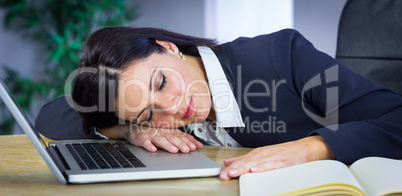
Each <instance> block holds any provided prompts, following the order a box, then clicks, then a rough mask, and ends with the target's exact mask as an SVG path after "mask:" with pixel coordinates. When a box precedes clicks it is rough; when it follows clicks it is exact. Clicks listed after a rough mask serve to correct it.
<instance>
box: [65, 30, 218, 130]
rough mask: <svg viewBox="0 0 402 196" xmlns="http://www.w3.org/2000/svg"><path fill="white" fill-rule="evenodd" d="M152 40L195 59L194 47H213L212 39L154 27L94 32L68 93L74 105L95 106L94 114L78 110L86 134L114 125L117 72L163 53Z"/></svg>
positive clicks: (115, 121)
mask: <svg viewBox="0 0 402 196" xmlns="http://www.w3.org/2000/svg"><path fill="white" fill-rule="evenodd" d="M156 39H157V40H163V41H169V42H172V43H174V44H176V46H177V47H178V48H179V50H180V51H181V52H182V53H183V54H186V55H191V56H199V54H198V49H197V46H209V47H214V46H215V41H214V40H210V39H205V38H197V37H192V36H187V35H182V34H178V33H174V32H170V31H166V30H162V29H156V28H131V27H107V28H103V29H100V30H98V31H96V32H94V33H93V34H92V35H91V36H90V37H89V39H88V40H87V42H86V44H85V46H84V55H83V56H82V58H81V60H80V68H81V69H80V71H79V72H78V74H77V76H76V78H75V82H74V87H73V92H72V98H73V100H74V102H75V104H76V105H79V106H82V107H92V106H96V109H95V110H94V111H90V112H85V111H78V112H79V113H80V115H81V117H82V118H83V129H84V132H85V133H86V134H89V133H90V132H91V127H97V128H107V127H111V126H114V125H117V124H118V122H119V119H118V118H117V116H116V115H115V112H114V100H115V98H116V97H117V93H118V91H117V89H118V88H117V86H118V76H119V71H123V70H125V69H126V68H127V67H128V66H129V64H130V63H132V62H135V61H138V60H142V59H145V58H147V57H149V56H150V55H151V54H153V53H155V52H157V53H161V52H164V51H165V49H164V48H163V47H162V46H160V45H159V44H157V43H156V42H155V40H156ZM89 69H92V70H96V71H88V70H89ZM100 76H102V77H100ZM100 89H102V90H100Z"/></svg>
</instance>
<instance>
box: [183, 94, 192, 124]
mask: <svg viewBox="0 0 402 196" xmlns="http://www.w3.org/2000/svg"><path fill="white" fill-rule="evenodd" d="M193 113H194V102H193V97H191V98H190V103H189V104H188V106H187V107H186V110H185V111H184V114H183V116H182V117H181V118H182V119H186V118H189V117H190V116H191V115H193Z"/></svg>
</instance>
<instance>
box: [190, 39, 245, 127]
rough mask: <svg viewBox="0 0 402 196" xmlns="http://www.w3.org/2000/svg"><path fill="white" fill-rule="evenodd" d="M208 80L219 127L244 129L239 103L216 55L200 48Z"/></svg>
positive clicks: (209, 50) (202, 47)
mask: <svg viewBox="0 0 402 196" xmlns="http://www.w3.org/2000/svg"><path fill="white" fill-rule="evenodd" d="M198 52H199V53H200V56H201V59H202V62H203V63H204V68H205V71H206V74H207V78H208V84H209V90H210V91H211V95H212V103H213V108H214V109H215V113H216V125H217V126H218V127H244V123H243V119H242V116H241V113H240V109H239V106H238V105H237V101H236V99H235V98H234V95H233V92H232V89H231V88H230V85H229V82H228V80H227V78H226V75H225V73H224V72H223V69H222V66H221V64H220V62H219V60H218V58H217V57H216V55H215V53H214V52H213V51H212V50H211V48H208V47H206V46H198Z"/></svg>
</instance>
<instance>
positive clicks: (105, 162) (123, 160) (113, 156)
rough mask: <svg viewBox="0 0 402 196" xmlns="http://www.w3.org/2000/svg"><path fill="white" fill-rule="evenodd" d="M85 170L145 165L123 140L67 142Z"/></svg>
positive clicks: (67, 145)
mask: <svg viewBox="0 0 402 196" xmlns="http://www.w3.org/2000/svg"><path fill="white" fill-rule="evenodd" d="M66 147H67V149H68V150H69V151H70V153H71V155H72V156H73V157H74V159H75V161H76V162H77V163H78V165H79V166H80V167H81V169H83V170H87V169H120V168H134V167H145V165H144V164H143V163H142V162H141V161H140V160H139V159H138V158H137V157H136V156H135V155H134V154H133V153H131V151H129V150H128V149H127V148H126V147H125V146H124V145H123V143H121V142H116V143H109V142H104V143H75V144H66Z"/></svg>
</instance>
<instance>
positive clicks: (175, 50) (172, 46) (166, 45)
mask: <svg viewBox="0 0 402 196" xmlns="http://www.w3.org/2000/svg"><path fill="white" fill-rule="evenodd" d="M155 42H156V43H157V44H159V45H161V46H162V47H164V48H165V49H166V50H167V51H168V52H169V51H170V52H173V53H174V54H179V52H180V51H179V48H177V46H176V44H174V43H172V42H168V41H163V40H158V39H156V40H155Z"/></svg>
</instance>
